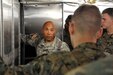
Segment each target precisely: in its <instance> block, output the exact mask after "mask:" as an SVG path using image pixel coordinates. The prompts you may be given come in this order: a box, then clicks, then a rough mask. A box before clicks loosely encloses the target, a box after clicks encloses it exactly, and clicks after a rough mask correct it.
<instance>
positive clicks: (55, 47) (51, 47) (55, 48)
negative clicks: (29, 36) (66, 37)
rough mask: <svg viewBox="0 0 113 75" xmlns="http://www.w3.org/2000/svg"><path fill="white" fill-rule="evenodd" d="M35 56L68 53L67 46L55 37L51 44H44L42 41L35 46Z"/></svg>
mask: <svg viewBox="0 0 113 75" xmlns="http://www.w3.org/2000/svg"><path fill="white" fill-rule="evenodd" d="M36 49H37V56H40V55H43V54H51V53H54V52H59V51H70V49H69V47H68V45H67V44H66V43H65V42H63V41H61V40H60V39H59V38H57V37H55V39H54V41H53V43H52V44H47V43H45V41H44V39H42V40H41V42H40V43H39V44H38V45H37V47H36Z"/></svg>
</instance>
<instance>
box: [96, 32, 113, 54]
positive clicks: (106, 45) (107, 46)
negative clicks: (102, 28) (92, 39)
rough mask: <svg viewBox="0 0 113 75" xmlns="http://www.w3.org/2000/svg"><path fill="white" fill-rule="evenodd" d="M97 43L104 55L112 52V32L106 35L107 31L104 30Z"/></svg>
mask: <svg viewBox="0 0 113 75" xmlns="http://www.w3.org/2000/svg"><path fill="white" fill-rule="evenodd" d="M97 44H98V46H99V47H100V48H101V49H102V50H103V52H104V53H105V54H106V55H110V54H113V34H111V35H108V34H107V32H105V33H104V34H103V36H102V37H101V38H100V39H99V40H98V42H97Z"/></svg>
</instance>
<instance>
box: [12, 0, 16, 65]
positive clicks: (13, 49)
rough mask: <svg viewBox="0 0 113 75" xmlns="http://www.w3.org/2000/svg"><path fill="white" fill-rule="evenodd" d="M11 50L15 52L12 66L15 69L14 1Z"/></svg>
mask: <svg viewBox="0 0 113 75" xmlns="http://www.w3.org/2000/svg"><path fill="white" fill-rule="evenodd" d="M11 28H12V29H11V36H12V37H11V40H12V41H11V44H12V45H11V49H12V52H13V61H12V66H13V67H14V62H15V48H14V44H15V43H14V41H15V39H14V36H15V34H14V0H12V26H11Z"/></svg>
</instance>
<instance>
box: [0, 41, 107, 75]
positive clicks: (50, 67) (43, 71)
mask: <svg viewBox="0 0 113 75" xmlns="http://www.w3.org/2000/svg"><path fill="white" fill-rule="evenodd" d="M102 57H105V55H104V53H102V52H101V50H100V49H99V48H98V47H97V46H96V44H94V43H84V44H81V45H79V46H78V47H76V48H75V49H74V50H73V51H72V52H59V53H53V54H51V55H44V56H40V57H37V58H36V59H35V60H34V61H32V62H30V63H28V64H26V65H23V66H19V67H17V68H16V69H15V71H14V72H15V74H17V75H64V74H65V73H66V72H68V71H70V70H71V69H73V68H75V67H78V66H80V65H84V64H87V63H89V62H91V61H95V60H97V59H99V58H102ZM1 69H4V68H3V67H2V68H1ZM4 73H6V72H4ZM8 73H11V72H10V71H9V72H7V75H8Z"/></svg>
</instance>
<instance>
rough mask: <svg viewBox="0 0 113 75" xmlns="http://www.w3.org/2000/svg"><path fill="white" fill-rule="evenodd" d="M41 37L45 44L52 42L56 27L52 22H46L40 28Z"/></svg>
mask: <svg viewBox="0 0 113 75" xmlns="http://www.w3.org/2000/svg"><path fill="white" fill-rule="evenodd" d="M42 33H43V37H44V39H45V41H46V42H52V41H53V40H54V38H55V35H56V27H55V24H54V23H53V22H52V21H46V22H45V23H44V25H43V27H42Z"/></svg>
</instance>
